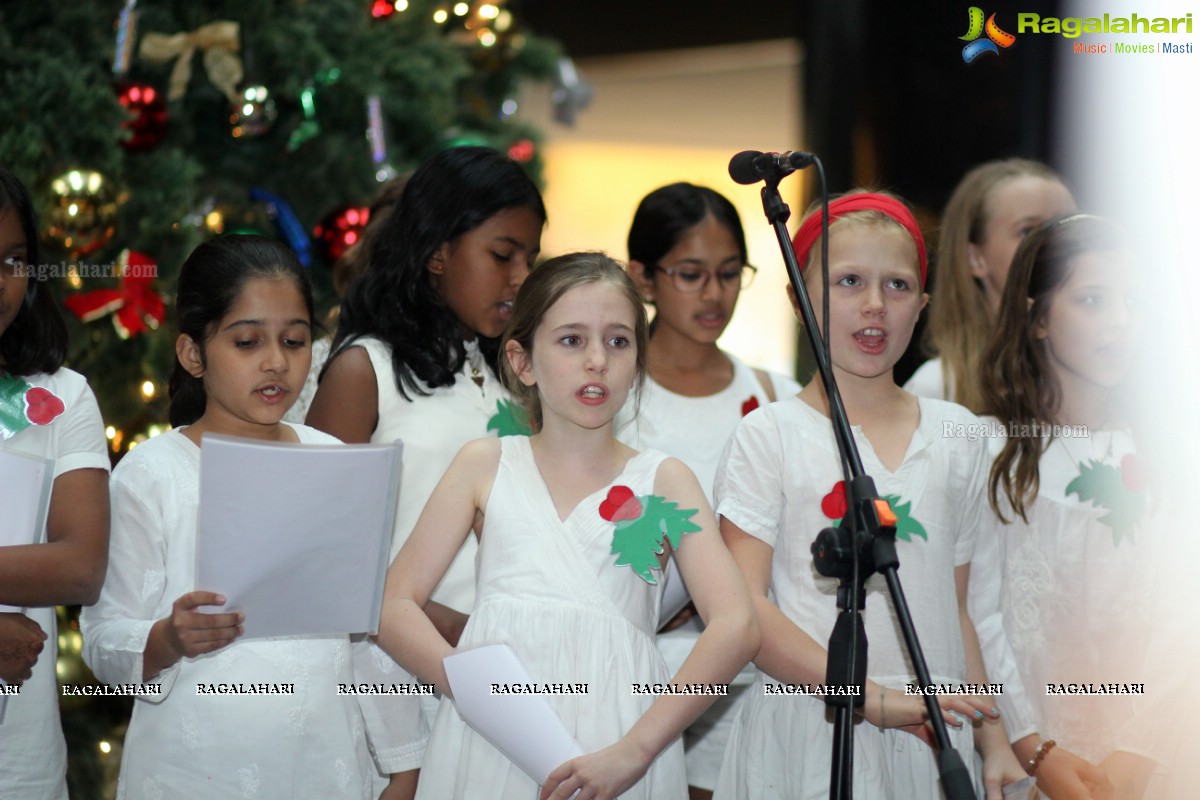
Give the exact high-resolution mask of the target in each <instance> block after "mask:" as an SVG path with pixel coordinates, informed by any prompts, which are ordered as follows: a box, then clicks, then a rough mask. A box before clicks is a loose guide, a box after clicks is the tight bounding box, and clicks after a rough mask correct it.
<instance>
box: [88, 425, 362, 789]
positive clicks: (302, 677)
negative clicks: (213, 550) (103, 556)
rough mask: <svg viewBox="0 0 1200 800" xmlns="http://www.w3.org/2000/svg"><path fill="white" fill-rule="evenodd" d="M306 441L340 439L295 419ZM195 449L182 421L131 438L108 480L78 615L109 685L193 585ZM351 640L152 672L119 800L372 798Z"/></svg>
mask: <svg viewBox="0 0 1200 800" xmlns="http://www.w3.org/2000/svg"><path fill="white" fill-rule="evenodd" d="M293 428H294V429H295V431H296V433H297V434H298V436H299V438H300V441H301V442H302V443H305V444H337V440H336V439H334V438H333V437H331V436H328V435H326V434H324V433H321V432H320V431H316V430H313V429H312V428H306V427H303V426H293ZM199 478H200V448H199V447H197V446H196V445H195V444H193V443H192V442H191V440H189V439H187V438H186V437H185V436H184V435H183V433H182V432H181V430H180V429H175V430H172V431H169V432H167V433H164V434H162V435H160V436H157V437H155V438H153V439H150V440H149V441H147V442H145V443H143V444H141V445H139V446H138V447H137V449H136V450H133V451H132V452H131V453H129V454H128V455H127V456H125V458H124V459H123V460H122V461H121V463H120V464H119V465H118V467H117V469H116V470H115V471H114V474H113V478H112V504H113V526H112V544H111V550H110V555H109V566H108V577H107V580H106V582H105V585H104V590H103V592H102V594H101V596H100V601H99V602H98V603H97V604H96V605H95V606H93V607H91V608H85V609H84V610H83V614H82V615H81V617H80V622H81V627H82V632H83V638H84V651H83V652H84V660H85V661H86V662H87V664H88V666H89V667H91V669H92V671H93V672H94V673H95V674H96V677H97V678H99V679H100V680H101V681H103V682H105V683H108V684H139V683H142V656H143V653H144V651H145V647H146V639H147V637H148V636H149V633H150V628H151V627H152V626H153V625H154V622H155V621H156V620H158V619H162V618H163V617H166V616H169V615H170V613H171V607H172V604H173V603H174V601H175V600H176V599H177V598H178V597H179V596H180V595H182V594H185V593H187V592H189V591H192V590H193V589H194V588H195V549H196V544H195V543H196V522H197V516H198V508H199ZM354 680H355V674H354V671H353V668H352V654H351V644H350V641H349V639H348V637H346V636H314V637H294V638H285V639H258V640H251V641H245V642H235V643H234V644H232V645H229V646H228V647H224V648H222V649H220V650H217V651H215V652H213V653H209V654H206V655H203V656H198V657H196V658H184V659H182V660H181V661H180V662H178V663H176V664H175V665H174V666H172V667H169V668H168V669H166V670H163V671H162V672H161V673H160V674H158V675H157V676H155V677H154V678H153V679H151V680H150V681H148V683H149V684H152V685H156V686H159V687H161V694H159V695H157V696H155V695H147V696H143V697H139V698H138V699H137V700H136V701H135V703H134V710H133V717H132V719H131V720H130V723H129V729H128V731H127V733H126V735H125V743H124V752H123V756H122V759H121V775H120V780H119V784H118V789H117V796H118V798H128V799H129V800H135V798H137V799H139V800H140V799H141V798H145V799H146V800H158V799H159V798H177V797H187V798H189V799H190V800H191V799H200V798H212V799H213V800H229V798H276V797H321V798H355V799H356V800H358V799H360V798H369V797H372V791H371V785H372V777H373V775H374V768H373V765H372V763H371V755H370V752H369V751H368V745H367V741H366V738H365V735H364V723H363V715H362V712H361V711H360V709H359V707H358V703H357V702H356V699H355V698H354V697H351V696H339V695H338V694H337V686H338V684H339V683H353V682H354ZM234 683H241V684H262V683H265V684H290V685H292V686H293V687H294V693H293V694H290V695H287V694H278V695H277V694H267V695H241V696H239V695H229V694H220V695H211V694H205V695H201V694H199V692H200V691H201V690H200V689H198V688H197V687H198V686H199V685H201V684H234Z"/></svg>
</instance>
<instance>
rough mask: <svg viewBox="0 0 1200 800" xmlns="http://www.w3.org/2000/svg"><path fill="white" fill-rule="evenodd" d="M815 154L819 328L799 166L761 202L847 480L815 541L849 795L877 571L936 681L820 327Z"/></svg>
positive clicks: (952, 764) (834, 786) (768, 185)
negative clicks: (796, 210)
mask: <svg viewBox="0 0 1200 800" xmlns="http://www.w3.org/2000/svg"><path fill="white" fill-rule="evenodd" d="M735 159H736V157H735ZM812 161H813V163H814V164H815V165H816V167H817V172H818V175H819V177H820V183H821V197H822V209H821V222H822V232H823V235H822V237H821V270H822V279H823V281H824V286H825V291H824V293H823V299H824V312H825V321H826V327H825V328H820V329H819V328H818V327H817V318H816V314H815V313H814V312H813V308H812V302H811V300H810V299H809V296H808V291H807V289H806V288H805V286H804V281H803V280H802V279H801V277H800V267H799V265H798V264H797V263H796V253H795V251H794V250H793V249H792V239H791V236H789V235H788V231H787V224H786V223H787V221H788V218H789V217H790V216H791V210H790V209H789V208H788V206H787V203H785V202H783V198H782V197H781V196H780V194H779V182H780V181H781V180H783V178H784V177H785V176H787V175H788V174H790V173H791V172H792V171H793V169H794V167H791V166H785V167H784V168H781V167H780V166H779V165H778V164H777V163H776V165H775V166H773V167H772V168H767V169H764V170H763V171H764V172H765V173H766V174H765V177H764V178H763V180H764V181H765V185H764V186H763V188H762V203H763V211H764V212H765V214H766V216H767V221H768V222H769V223H770V224H771V225H772V226H773V227H774V229H775V235H776V238H777V239H778V240H779V247H780V250H781V251H782V253H783V261H784V265H785V266H786V267H787V272H788V280H789V281H790V282H791V285H792V290H793V291H794V292H795V293H796V299H797V301H798V303H799V306H800V313H801V316H802V318H803V320H804V330H805V333H806V335H807V336H808V341H809V344H810V345H811V346H812V351H813V354H814V356H815V357H816V360H817V369H818V372H819V373H820V376H821V382H822V383H823V384H824V386H825V394H826V396H827V397H828V399H829V417H830V422H831V423H832V424H833V434H834V440H835V441H836V443H837V447H838V453H839V454H840V457H841V461H842V473H843V476H844V480H845V486H846V515H845V516H844V517H843V519H842V524H841V525H840V526H838V527H837V528H825V529H824V530H822V531H821V532H820V533H819V534H818V535H817V538H816V540H815V541H814V542H813V544H812V553H813V561H814V564H815V565H816V568H817V571H818V572H819V573H821V574H822V575H824V576H826V577H836V578H838V590H837V607H838V609H840V611H839V613H838V617H837V621H836V622H835V624H834V626H833V633H832V634H831V635H830V637H829V649H828V654H829V655H828V661H827V663H826V672H825V676H826V677H825V682H826V684H827V685H829V686H854V687H857V693H856V694H855V695H839V694H836V693H835V694H832V695H826V696H825V698H824V700H825V703H826V704H827V705H830V706H832V707H833V708H834V735H833V760H832V769H831V775H830V783H829V796H830V798H831V800H851V798H852V797H853V772H854V770H853V767H854V728H853V725H854V721H853V714H854V709H855V708H856V707H859V706H862V705H863V703H864V699H865V688H866V678H867V636H866V632H865V630H864V628H863V624H862V616H861V610H862V607H863V605H864V604H865V603H866V589H865V585H866V581H867V579H868V578H870V577H871V575H872V574H873V573H875V572H879V573H880V574H882V575H883V576H884V579H885V580H886V581H887V587H888V592H889V594H890V595H891V598H892V607H893V608H894V609H895V612H896V617H897V619H898V620H899V623H900V629H901V632H902V634H903V636H904V642H905V645H906V646H907V648H908V652H909V655H910V657H911V658H912V663H913V667H914V669H915V671H916V674H917V680H918V681H919V682H920V685H921V686H929V685H931V684H932V683H933V681H932V680H931V678H930V675H929V668H928V666H927V665H926V664H925V656H924V654H923V653H922V651H921V645H920V643H919V642H918V641H917V632H916V629H915V628H914V627H913V623H912V617H911V615H910V614H909V610H908V603H907V601H906V600H905V598H904V589H903V588H902V587H901V585H900V577H899V575H897V569H898V568H899V566H900V559H899V558H898V557H897V555H896V527H895V525H896V516H895V514H894V513H893V512H892V510H891V508H890V507H889V506H888V504H887V501H886V500H883V499H882V498H880V496H879V493H878V492H877V491H876V489H875V482H874V480H873V479H872V478H871V477H870V476H869V475H867V474H866V473H865V471H864V470H863V465H862V459H861V458H860V457H859V453H858V446H857V444H856V443H855V441H854V436H853V434H852V433H851V430H850V423H849V420H848V419H847V417H846V407H845V405H844V404H843V403H842V397H841V394H840V392H839V391H838V386H837V381H836V380H835V379H834V376H833V365H832V358H831V357H830V351H829V342H828V337H827V336H826V337H823V338H822V337H821V336H820V334H819V333H818V331H819V330H827V328H828V318H829V305H828V304H829V195H828V190H827V188H826V185H825V168H824V166H823V165H822V164H821V161H820V159H818V158H817V157H816V156H813V158H812ZM805 166H807V165H805ZM731 171H732V165H731ZM735 180H736V176H735ZM923 696H924V698H925V707H926V709H927V710H928V713H929V720H930V722H931V723H932V725H933V732H934V738H935V741H936V743H937V750H936V753H935V758H936V761H937V767H938V774H939V775H940V777H941V781H942V789H943V791H944V792H945V795H946V797H947V798H948V800H968V798H970V800H974V798H975V791H974V788H973V786H972V781H971V776H970V774H969V773H968V772H967V768H966V765H965V764H963V760H962V758H961V757H960V756H959V754H958V751H957V750H955V749H954V747H953V746H952V745H951V743H950V736H949V734H948V733H947V732H946V722H945V720H944V719H942V714H941V708H940V706H939V705H938V703H937V698H936V697H935V696H934V695H932V694H924V695H923ZM914 745H915V743H914Z"/></svg>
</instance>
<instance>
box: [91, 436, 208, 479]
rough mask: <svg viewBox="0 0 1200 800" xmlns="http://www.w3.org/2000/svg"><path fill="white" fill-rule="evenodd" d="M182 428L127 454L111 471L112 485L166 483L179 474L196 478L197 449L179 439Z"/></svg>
mask: <svg viewBox="0 0 1200 800" xmlns="http://www.w3.org/2000/svg"><path fill="white" fill-rule="evenodd" d="M183 431H184V428H172V429H171V430H169V431H166V432H165V433H160V434H159V435H158V436H154V437H152V438H150V439H147V440H146V441H144V442H142V443H141V444H139V445H138V446H137V447H135V448H133V449H132V450H130V451H129V452H128V453H126V454H125V455H124V456H122V458H121V461H120V462H119V463H118V464H117V466H116V467H115V468H114V469H113V472H112V480H113V482H114V483H125V484H138V485H142V484H146V483H157V482H163V481H166V482H169V481H172V480H175V479H176V478H177V477H178V476H179V475H180V474H181V473H191V472H194V473H195V474H196V476H197V477H199V474H200V448H199V447H197V446H196V445H195V444H194V443H193V442H192V440H191V439H189V438H187V437H186V436H184V435H183Z"/></svg>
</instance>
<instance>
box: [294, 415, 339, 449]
mask: <svg viewBox="0 0 1200 800" xmlns="http://www.w3.org/2000/svg"><path fill="white" fill-rule="evenodd" d="M283 424H284V425H287V426H288V427H289V428H291V429H292V430H293V431H295V432H296V436H297V437H298V438H299V439H300V444H345V442H343V441H342V440H341V439H339V438H337V437H336V436H330V435H329V434H328V433H326V432H325V431H319V430H317V429H316V428H310V427H309V426H307V425H304V424H302V423H299V422H287V421H285V422H284V423H283Z"/></svg>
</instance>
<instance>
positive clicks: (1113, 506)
mask: <svg viewBox="0 0 1200 800" xmlns="http://www.w3.org/2000/svg"><path fill="white" fill-rule="evenodd" d="M1066 495H1067V497H1070V496H1071V495H1077V496H1078V497H1079V499H1080V501H1081V502H1084V503H1089V502H1090V503H1091V504H1092V505H1095V506H1097V507H1099V508H1102V509H1104V510H1105V511H1107V512H1108V513H1107V514H1105V515H1104V516H1102V517H1100V519H1099V522H1100V523H1101V524H1104V525H1107V526H1108V528H1109V529H1110V530H1111V531H1112V537H1113V546H1114V547H1115V546H1117V545H1119V544H1120V543H1121V540H1122V539H1124V538H1126V537H1128V538H1129V541H1131V542H1132V541H1133V540H1134V539H1133V534H1134V531H1136V530H1137V526H1138V523H1139V522H1140V521H1141V519H1142V515H1143V514H1144V513H1145V511H1146V492H1145V478H1144V476H1143V475H1142V468H1141V464H1140V462H1139V461H1138V457H1137V456H1136V455H1134V454H1133V453H1130V454H1128V455H1127V456H1125V457H1124V458H1122V459H1121V466H1120V467H1119V468H1118V467H1116V466H1114V465H1112V464H1107V463H1105V462H1103V461H1098V460H1096V459H1094V458H1089V459H1088V460H1087V463H1084V462H1082V461H1080V462H1079V475H1077V476H1076V477H1075V478H1074V479H1072V480H1071V482H1070V483H1068V484H1067V489H1066Z"/></svg>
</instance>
